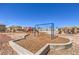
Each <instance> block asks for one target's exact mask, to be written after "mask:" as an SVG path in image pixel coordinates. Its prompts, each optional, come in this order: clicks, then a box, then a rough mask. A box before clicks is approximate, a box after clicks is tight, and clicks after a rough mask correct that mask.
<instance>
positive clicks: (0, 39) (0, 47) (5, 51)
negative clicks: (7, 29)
mask: <svg viewBox="0 0 79 59" xmlns="http://www.w3.org/2000/svg"><path fill="white" fill-rule="evenodd" d="M10 40H12V38H11V37H10V36H7V35H6V34H1V33H0V55H16V54H17V53H16V52H15V51H14V50H13V49H12V48H11V47H10V46H9V41H10Z"/></svg>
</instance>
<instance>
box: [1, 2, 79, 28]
mask: <svg viewBox="0 0 79 59" xmlns="http://www.w3.org/2000/svg"><path fill="white" fill-rule="evenodd" d="M0 23H1V24H5V25H7V26H11V25H20V26H34V25H35V24H43V23H54V25H55V27H63V26H79V4H67V3H64V4H61V3H59V4H58V3H57V4H56V3H21V4H20V3H17V4H15V3H9V4H8V3H6V4H1V3H0Z"/></svg>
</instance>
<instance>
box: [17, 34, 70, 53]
mask: <svg viewBox="0 0 79 59" xmlns="http://www.w3.org/2000/svg"><path fill="white" fill-rule="evenodd" d="M29 38H31V39H29ZM29 38H28V39H27V38H26V39H22V40H19V41H16V43H18V44H19V45H20V46H22V47H24V48H26V49H27V50H29V51H31V52H32V53H36V52H37V51H38V50H39V49H40V48H42V47H43V46H44V45H45V44H47V43H66V42H68V41H69V40H68V39H66V38H61V37H54V38H53V39H52V40H51V37H50V35H48V34H46V33H40V35H39V36H35V37H34V36H33V34H31V35H30V36H29Z"/></svg>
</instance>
